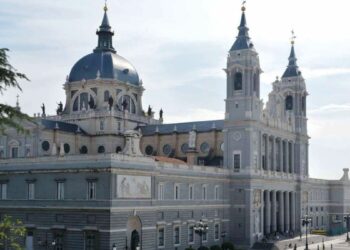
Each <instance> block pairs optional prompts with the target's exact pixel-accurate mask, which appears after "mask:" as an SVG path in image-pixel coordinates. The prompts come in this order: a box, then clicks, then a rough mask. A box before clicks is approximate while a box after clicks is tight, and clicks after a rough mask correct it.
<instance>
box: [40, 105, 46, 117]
mask: <svg viewBox="0 0 350 250" xmlns="http://www.w3.org/2000/svg"><path fill="white" fill-rule="evenodd" d="M41 112H42V115H41V116H42V117H46V112H45V104H44V103H43V105H41Z"/></svg>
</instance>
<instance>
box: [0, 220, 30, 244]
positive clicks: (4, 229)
mask: <svg viewBox="0 0 350 250" xmlns="http://www.w3.org/2000/svg"><path fill="white" fill-rule="evenodd" d="M25 234H26V229H25V227H24V226H23V223H22V222H21V221H20V220H13V219H12V217H11V216H8V215H5V216H4V219H3V220H2V221H1V222H0V248H1V249H4V250H10V249H11V250H22V249H23V248H22V247H21V244H20V242H21V241H22V239H23V238H24V236H25Z"/></svg>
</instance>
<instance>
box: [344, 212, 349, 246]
mask: <svg viewBox="0 0 350 250" xmlns="http://www.w3.org/2000/svg"><path fill="white" fill-rule="evenodd" d="M344 221H345V222H346V241H350V238H349V224H350V214H347V215H345V216H344Z"/></svg>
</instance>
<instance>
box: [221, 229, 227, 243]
mask: <svg viewBox="0 0 350 250" xmlns="http://www.w3.org/2000/svg"><path fill="white" fill-rule="evenodd" d="M225 237H226V231H222V232H221V238H222V242H225Z"/></svg>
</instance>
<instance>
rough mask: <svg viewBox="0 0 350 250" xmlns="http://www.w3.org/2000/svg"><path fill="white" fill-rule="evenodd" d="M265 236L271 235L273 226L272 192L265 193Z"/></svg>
mask: <svg viewBox="0 0 350 250" xmlns="http://www.w3.org/2000/svg"><path fill="white" fill-rule="evenodd" d="M264 202H265V234H269V233H270V226H271V222H270V220H271V204H270V192H269V191H268V190H266V191H265V201H264Z"/></svg>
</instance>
